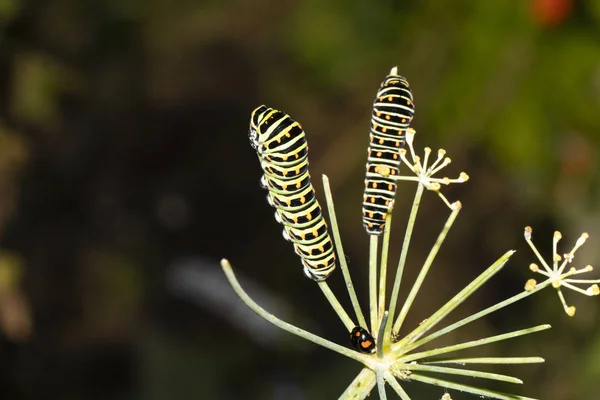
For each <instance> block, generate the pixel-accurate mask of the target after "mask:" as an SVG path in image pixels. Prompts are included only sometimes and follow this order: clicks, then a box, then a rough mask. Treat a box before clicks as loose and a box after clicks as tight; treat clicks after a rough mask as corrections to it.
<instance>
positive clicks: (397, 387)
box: [385, 372, 411, 400]
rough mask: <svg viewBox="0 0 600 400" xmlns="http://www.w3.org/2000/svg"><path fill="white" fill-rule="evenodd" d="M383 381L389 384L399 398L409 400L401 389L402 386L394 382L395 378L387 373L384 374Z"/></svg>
mask: <svg viewBox="0 0 600 400" xmlns="http://www.w3.org/2000/svg"><path fill="white" fill-rule="evenodd" d="M385 380H386V381H387V382H388V383H389V384H390V386H391V387H392V389H394V391H395V392H396V393H398V396H400V398H401V399H402V400H411V399H410V397H409V395H408V393H406V392H405V391H404V389H403V388H402V386H400V384H399V383H398V381H397V380H396V377H395V376H393V375H392V374H390V373H389V372H386V373H385Z"/></svg>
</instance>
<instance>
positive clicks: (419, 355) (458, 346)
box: [397, 324, 550, 364]
mask: <svg viewBox="0 0 600 400" xmlns="http://www.w3.org/2000/svg"><path fill="white" fill-rule="evenodd" d="M546 329H550V325H547V324H545V325H538V326H534V327H532V328H527V329H521V330H518V331H513V332H508V333H504V334H502V335H496V336H490V337H487V338H483V339H478V340H472V341H470V342H465V343H459V344H455V345H452V346H446V347H441V348H438V349H434V350H429V351H423V352H420V353H413V354H408V355H406V356H403V357H400V358H398V359H397V362H398V363H399V364H408V363H409V362H411V361H414V360H420V359H423V358H427V357H433V356H437V355H440V354H446V353H451V352H453V351H458V350H464V349H469V348H471V347H477V346H483V345H485V344H489V343H494V342H499V341H501V340H507V339H513V338H516V337H519V336H523V335H528V334H530V333H535V332H539V331H544V330H546Z"/></svg>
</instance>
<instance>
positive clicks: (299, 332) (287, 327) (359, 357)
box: [221, 259, 372, 365]
mask: <svg viewBox="0 0 600 400" xmlns="http://www.w3.org/2000/svg"><path fill="white" fill-rule="evenodd" d="M221 267H222V268H223V272H225V276H226V277H227V280H228V281H229V284H230V285H231V287H232V288H233V290H234V291H235V293H236V294H237V295H238V296H239V297H240V299H241V300H242V301H243V302H244V304H246V305H247V306H248V307H249V308H250V309H251V310H252V311H254V312H255V313H257V314H258V315H260V316H261V317H263V318H264V319H266V320H267V321H269V322H270V323H272V324H273V325H275V326H276V327H278V328H280V329H283V330H284V331H287V332H289V333H292V334H294V335H296V336H300V337H301V338H303V339H306V340H308V341H311V342H313V343H315V344H318V345H319V346H323V347H325V348H328V349H329V350H333V351H335V352H336V353H339V354H341V355H344V356H346V357H348V358H351V359H353V360H356V361H358V362H360V363H362V364H365V365H370V364H372V361H371V360H372V358H371V357H368V356H366V355H364V354H360V353H359V352H357V351H353V350H350V349H349V348H347V347H344V346H340V345H339V344H336V343H333V342H330V341H329V340H327V339H323V338H322V337H320V336H317V335H314V334H312V333H310V332H308V331H305V330H304V329H301V328H298V327H297V326H294V325H292V324H289V323H287V322H285V321H282V320H280V319H279V318H277V317H276V316H274V315H273V314H271V313H270V312H268V311H267V310H265V309H264V308H262V307H261V306H259V305H258V304H256V302H255V301H254V300H252V298H251V297H250V296H248V294H247V293H246V292H245V291H244V289H243V288H242V287H241V285H240V283H239V282H238V280H237V278H236V277H235V274H234V273H233V269H231V265H230V264H229V261H228V260H226V259H223V260H221Z"/></svg>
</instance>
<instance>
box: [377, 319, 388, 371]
mask: <svg viewBox="0 0 600 400" xmlns="http://www.w3.org/2000/svg"><path fill="white" fill-rule="evenodd" d="M388 317H389V314H388V312H387V311H384V313H383V318H382V319H381V326H382V327H383V328H385V326H386V325H387V320H388ZM384 332H385V329H379V332H377V357H378V358H379V359H380V360H382V359H383V357H384V355H385V354H384V353H385V350H384V347H383V345H384V342H383V335H384Z"/></svg>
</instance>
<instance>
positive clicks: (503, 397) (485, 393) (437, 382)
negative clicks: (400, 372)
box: [410, 374, 536, 400]
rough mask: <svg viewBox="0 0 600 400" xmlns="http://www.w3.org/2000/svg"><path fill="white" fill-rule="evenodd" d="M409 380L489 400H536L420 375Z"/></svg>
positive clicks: (415, 375)
mask: <svg viewBox="0 0 600 400" xmlns="http://www.w3.org/2000/svg"><path fill="white" fill-rule="evenodd" d="M410 379H412V380H415V381H417V382H423V383H427V384H429V385H434V386H440V387H443V388H444V389H454V390H458V391H461V392H467V393H471V394H474V395H477V396H481V397H489V398H491V399H499V400H536V399H534V398H531V397H524V396H517V395H516V394H509V393H502V392H497V391H495V390H489V389H481V388H477V387H474V386H470V385H464V384H461V383H456V382H451V381H447V380H444V379H439V378H431V377H429V376H425V375H421V374H412V375H411V376H410Z"/></svg>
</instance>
